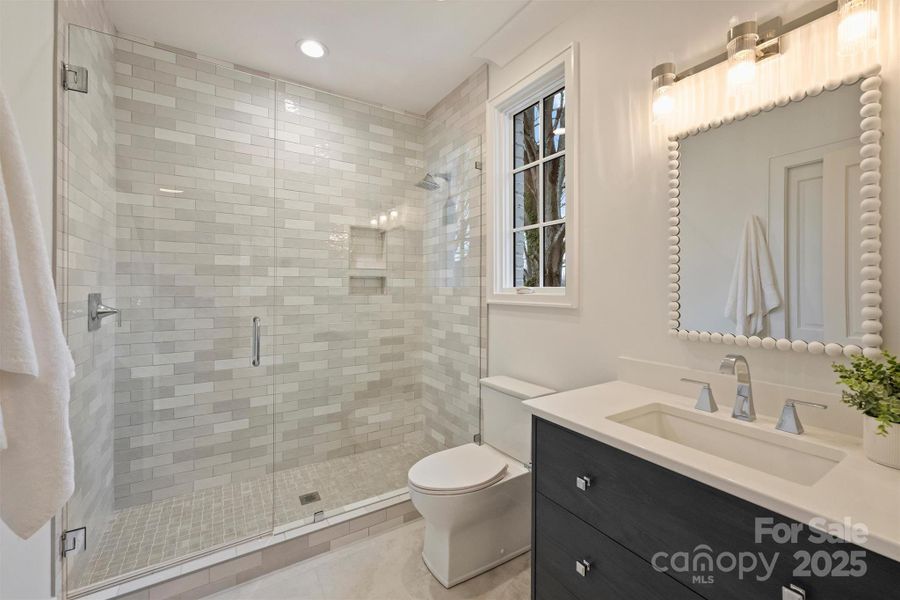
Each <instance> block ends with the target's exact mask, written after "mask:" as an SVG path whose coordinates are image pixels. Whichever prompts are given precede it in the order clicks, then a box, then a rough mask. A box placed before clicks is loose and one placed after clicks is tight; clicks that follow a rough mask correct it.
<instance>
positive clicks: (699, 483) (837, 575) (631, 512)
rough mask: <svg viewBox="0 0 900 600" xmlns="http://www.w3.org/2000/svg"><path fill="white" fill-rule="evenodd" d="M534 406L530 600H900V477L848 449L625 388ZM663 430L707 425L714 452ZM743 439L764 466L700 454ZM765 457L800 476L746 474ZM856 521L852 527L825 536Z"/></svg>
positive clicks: (608, 387) (568, 395)
mask: <svg viewBox="0 0 900 600" xmlns="http://www.w3.org/2000/svg"><path fill="white" fill-rule="evenodd" d="M527 404H528V405H529V406H530V407H531V408H532V411H533V414H534V423H533V436H534V442H533V448H534V452H533V468H534V519H533V536H534V537H533V555H532V565H533V567H532V584H533V585H532V590H533V591H532V597H533V598H534V599H546V600H557V599H560V598H577V599H596V598H616V599H619V598H634V599H641V600H652V599H659V600H675V599H682V598H684V599H694V598H696V599H700V598H707V599H711V600H719V599H730V598H740V599H741V600H755V599H757V598H759V599H769V600H771V599H782V598H784V599H788V600H795V599H802V598H809V599H813V600H817V599H835V600H846V599H849V598H852V599H854V600H866V599H873V600H875V599H879V600H883V599H886V598H892V597H896V595H897V593H898V592H897V590H898V586H900V563H898V562H896V560H897V558H898V557H900V514H898V511H897V507H898V506H900V504H898V494H900V472H894V471H893V470H890V469H886V468H884V467H880V466H879V465H875V464H874V463H870V462H868V461H866V460H865V458H864V457H862V456H861V451H860V450H859V449H858V448H855V447H854V446H853V444H852V443H850V442H846V441H845V440H841V439H839V438H837V437H834V438H832V437H828V436H823V439H822V440H819V439H814V438H815V436H814V435H807V436H804V437H805V438H808V439H799V437H798V436H791V435H790V434H781V433H779V432H770V431H768V429H769V428H770V427H771V425H772V423H770V422H768V421H767V420H764V419H761V420H760V421H759V422H757V423H737V422H733V421H734V420H733V419H730V417H729V416H728V415H727V414H725V413H727V412H728V411H721V412H719V413H716V414H714V415H705V414H704V415H700V416H698V417H696V418H695V415H693V414H692V413H691V412H690V411H691V410H692V408H691V399H688V398H682V397H680V396H677V395H673V394H667V393H664V392H660V391H656V390H651V389H648V388H642V387H640V386H635V385H632V384H627V383H623V382H613V383H609V384H603V385H599V386H593V387H590V388H584V389H581V390H573V391H571V392H565V393H562V394H556V395H553V396H548V397H546V398H542V399H538V400H533V401H529V402H528V403H527ZM667 415H668V416H667ZM667 419H669V420H672V419H683V420H684V421H685V422H686V423H688V422H692V423H695V424H696V435H703V437H704V439H705V440H706V441H698V442H697V443H696V444H695V443H694V440H692V439H690V436H691V435H694V433H692V429H691V427H694V426H693V425H684V424H683V423H681V424H679V423H676V422H674V421H671V422H667ZM652 422H655V426H650V423H652ZM654 427H655V429H654ZM679 428H680V429H679ZM675 431H678V432H679V435H681V436H682V437H681V439H679V440H678V441H675V440H674V439H672V438H674V437H675V436H674V435H672V434H673V432H675ZM723 432H724V433H723ZM731 433H734V434H735V435H736V436H740V437H742V438H747V439H750V440H752V442H750V443H751V444H756V446H753V445H749V446H747V447H746V450H747V451H748V453H751V454H755V455H756V456H748V457H747V460H743V459H742V458H741V457H737V456H730V457H729V460H725V459H723V458H721V457H720V456H716V455H714V454H713V453H712V448H710V447H706V448H703V446H702V444H704V443H705V444H710V443H715V439H716V438H717V437H721V438H722V440H723V441H724V442H726V443H729V444H731V445H732V446H734V445H736V446H738V447H740V445H741V444H744V443H745V441H744V440H739V439H738V438H737V437H735V438H733V439H732V438H729V437H728V436H729V435H731ZM770 434H771V435H770ZM710 440H713V441H712V442H710ZM820 442H821V443H820ZM766 446H772V448H771V450H770V451H771V452H772V453H774V454H771V458H770V462H777V461H778V460H782V461H786V462H789V463H792V464H797V465H799V466H800V470H799V472H793V471H792V470H791V468H790V467H789V466H788V467H784V466H781V467H779V466H777V465H772V468H767V466H766V465H763V464H756V465H754V466H753V467H750V466H748V464H753V462H752V461H753V460H757V459H758V458H759V457H760V456H762V458H763V459H764V460H765V459H766V454H767V452H769V451H768V450H767V449H766ZM779 453H796V456H793V455H792V454H784V455H783V456H779ZM810 457H812V458H810ZM804 461H807V462H804ZM742 462H743V463H744V464H741V463H742ZM829 463H830V466H829ZM754 467H755V468H754ZM811 499H816V500H811ZM816 517H819V518H820V520H819V521H814V519H815V518H816ZM845 518H846V519H849V521H848V523H853V524H855V525H856V529H854V528H853V527H848V528H845V529H842V530H840V531H838V530H833V529H829V528H830V527H834V526H836V525H838V524H844V521H843V520H844V519H845ZM811 521H812V522H813V523H814V524H815V525H816V526H817V527H816V528H812V527H810V525H809V523H810V522H811ZM860 525H866V526H867V527H868V532H863V530H861V529H859V526H860ZM822 529H825V530H827V531H829V532H834V533H839V534H840V536H841V538H843V539H839V538H838V537H830V536H826V535H825V534H824V533H822V531H821V530H822ZM846 539H850V540H852V541H855V542H859V543H851V542H849V541H845V540H846Z"/></svg>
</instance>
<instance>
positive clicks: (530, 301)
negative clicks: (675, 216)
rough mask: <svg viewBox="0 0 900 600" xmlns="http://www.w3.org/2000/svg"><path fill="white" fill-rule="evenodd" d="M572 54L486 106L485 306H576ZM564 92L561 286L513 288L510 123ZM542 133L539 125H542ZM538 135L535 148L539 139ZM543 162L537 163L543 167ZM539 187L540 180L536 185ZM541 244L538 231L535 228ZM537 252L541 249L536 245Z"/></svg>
mask: <svg viewBox="0 0 900 600" xmlns="http://www.w3.org/2000/svg"><path fill="white" fill-rule="evenodd" d="M577 67H578V48H577V45H576V44H574V43H573V44H570V45H569V46H568V47H567V48H566V49H565V50H564V51H563V52H562V53H560V54H558V55H557V56H555V57H553V58H552V59H551V60H549V61H548V62H547V63H545V64H544V65H543V66H541V67H540V68H539V69H537V70H536V71H535V72H533V73H532V74H531V75H529V76H527V77H526V78H524V79H522V80H521V81H519V82H518V83H516V84H515V85H513V86H512V87H510V88H509V89H507V90H505V91H503V92H501V93H500V94H498V95H497V96H495V97H494V98H492V99H490V100H488V103H487V129H486V132H487V151H488V155H487V164H488V170H487V180H488V181H487V190H488V196H489V207H488V211H487V219H486V221H487V222H486V226H487V236H488V244H487V251H488V257H487V268H488V298H487V301H488V303H491V304H512V305H516V304H518V305H530V306H535V305H537V306H549V307H556V308H575V307H577V306H578V284H579V278H580V277H579V275H580V272H579V248H580V245H579V237H580V236H579V233H580V225H579V216H580V211H579V207H578V196H579V194H578V179H579V178H578V137H579V136H578V130H579V125H580V120H579V114H578V100H579V94H578V78H577V73H578V70H577ZM561 87H565V88H566V148H565V154H564V156H565V165H566V216H565V224H566V285H565V287H536V288H524V290H527V293H522V292H521V291H520V290H517V289H516V287H515V286H514V273H513V266H512V265H513V214H512V213H513V171H514V169H513V117H514V116H515V115H516V114H517V113H519V112H521V111H522V110H524V109H525V108H527V107H529V106H531V105H532V104H534V103H535V102H536V101H539V100H540V101H541V119H543V102H542V101H543V99H544V98H545V97H546V96H549V95H550V94H552V93H553V92H555V91H557V90H559V88H561ZM542 131H543V123H542ZM543 137H544V136H543V134H542V135H541V144H542V145H543V143H544V139H543ZM545 159H546V157H544V159H541V160H540V161H539V164H543V162H544V160H545ZM541 186H543V180H542V181H541ZM541 238H543V228H541ZM541 247H542V248H543V244H542V245H541Z"/></svg>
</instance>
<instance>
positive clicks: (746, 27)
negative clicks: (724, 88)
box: [725, 21, 759, 88]
mask: <svg viewBox="0 0 900 600" xmlns="http://www.w3.org/2000/svg"><path fill="white" fill-rule="evenodd" d="M727 40H728V43H727V45H726V46H725V48H726V50H727V51H728V75H727V79H728V86H729V87H731V88H735V87H743V86H745V85H748V84H750V83H752V82H753V80H755V79H756V43H757V42H758V41H759V33H758V29H757V25H756V21H744V22H743V23H738V24H737V25H734V26H733V27H731V29H729V30H728V36H727Z"/></svg>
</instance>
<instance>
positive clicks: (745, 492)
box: [525, 381, 900, 561]
mask: <svg viewBox="0 0 900 600" xmlns="http://www.w3.org/2000/svg"><path fill="white" fill-rule="evenodd" d="M695 400H696V399H695V398H689V397H686V396H679V395H676V394H670V393H667V392H662V391H659V390H654V389H650V388H645V387H641V386H638V385H634V384H631V383H625V382H622V381H613V382H610V383H604V384H601V385H595V386H591V387H586V388H581V389H577V390H571V391H568V392H561V393H558V394H553V395H550V396H543V397H541V398H536V399H534V400H528V401H526V402H525V405H526V406H528V408H529V409H530V410H531V411H532V413H534V414H535V415H537V416H538V417H541V418H543V419H546V420H548V421H551V422H553V423H556V424H558V425H561V426H563V427H566V428H568V429H571V430H573V431H577V432H578V433H581V434H583V435H586V436H588V437H591V438H593V439H595V440H598V441H600V442H603V443H605V444H608V445H610V446H613V447H615V448H618V449H620V450H624V451H625V452H628V453H630V454H633V455H635V456H638V457H640V458H643V459H645V460H648V461H650V462H653V463H656V464H658V465H660V466H662V467H665V468H667V469H670V470H672V471H675V472H676V473H680V474H682V475H685V476H687V477H690V478H692V479H695V480H697V481H700V482H702V483H705V484H707V485H710V486H712V487H714V488H718V489H720V490H722V491H724V492H728V493H729V494H733V495H734V496H738V497H739V498H743V499H744V500H747V501H748V502H753V503H754V504H758V505H759V506H762V507H764V508H767V509H769V510H771V511H773V512H776V513H779V514H782V515H784V516H786V517H789V518H791V519H794V520H796V521H799V522H801V523H805V524H809V523H810V521H811V520H812V519H815V518H818V519H822V518H824V519H826V520H827V522H828V523H829V524H832V523H833V524H843V523H845V521H846V519H850V521H851V522H852V523H853V524H859V525H865V526H866V527H867V528H868V536H867V539H866V540H865V541H861V540H853V541H855V543H857V544H859V545H860V546H863V547H865V548H867V549H868V550H871V551H872V552H876V553H878V554H882V555H884V556H887V557H889V558H892V559H893V560H896V561H900V470H896V469H891V468H889V467H885V466H882V465H879V464H877V463H874V462H872V461H870V460H869V459H867V458H866V457H865V455H864V454H863V449H862V441H861V440H860V439H858V438H854V437H850V436H846V435H842V434H837V433H833V432H830V431H827V430H824V429H813V428H807V430H806V432H805V433H804V434H803V435H802V436H795V435H792V434H789V433H783V432H777V433H778V434H779V435H785V436H788V437H789V438H802V440H803V441H805V442H809V443H814V444H817V445H820V446H824V447H826V448H831V449H836V450H840V451H841V452H844V453H845V454H846V457H845V458H844V459H843V460H841V462H839V463H838V464H837V465H836V466H835V467H834V468H833V469H831V470H830V471H829V472H828V473H826V474H825V475H824V476H823V477H822V478H821V479H819V480H818V481H816V482H815V483H814V484H813V485H802V484H800V483H795V482H792V481H787V480H785V479H781V478H779V477H776V476H774V475H770V474H768V473H764V472H763V471H759V470H757V469H753V468H750V467H746V466H743V465H741V464H738V463H735V462H732V461H729V460H725V459H723V458H719V457H718V456H714V455H711V454H708V453H706V452H701V451H699V450H695V449H693V448H689V447H687V446H684V445H681V444H679V443H676V442H673V441H670V440H667V439H664V438H661V437H657V436H655V435H652V434H650V433H645V432H643V431H640V430H638V429H634V428H632V427H629V426H627V425H624V424H622V423H617V422H616V421H613V420H610V419H609V418H608V417H610V416H612V415H616V414H618V413H621V412H623V411H627V410H631V409H635V408H639V407H641V406H645V405H647V404H653V403H658V404H664V405H669V406H673V407H677V408H682V409H688V410H694V409H693V406H694V403H695ZM701 414H703V415H704V416H708V417H709V418H713V419H724V420H727V421H730V422H732V423H738V424H739V425H740V426H741V427H748V428H754V429H761V430H765V431H767V432H771V431H775V420H774V419H771V418H767V417H764V416H759V417H758V419H757V421H755V422H753V423H744V422H742V421H737V420H735V419H732V418H731V407H730V406H727V407H722V406H720V407H719V411H718V412H716V413H713V414H708V413H701ZM801 418H802V415H801ZM832 533H833V532H832Z"/></svg>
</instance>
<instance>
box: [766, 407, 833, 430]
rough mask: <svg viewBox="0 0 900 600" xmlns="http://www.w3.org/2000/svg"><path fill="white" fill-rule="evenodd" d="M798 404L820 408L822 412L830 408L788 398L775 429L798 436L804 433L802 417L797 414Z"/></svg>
mask: <svg viewBox="0 0 900 600" xmlns="http://www.w3.org/2000/svg"><path fill="white" fill-rule="evenodd" d="M798 404H802V405H803V406H812V407H813V408H820V409H822V410H825V409H826V408H828V407H827V406H825V405H824V404H819V403H818V402H804V401H803V400H794V399H793V398H788V400H787V401H786V402H785V403H784V408H782V409H781V416H780V417H778V423H777V424H776V425H775V429H778V430H780V431H786V432H787V433H793V434H796V435H800V434H801V433H803V424H802V423H801V422H800V416H799V415H798V414H797V405H798Z"/></svg>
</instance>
